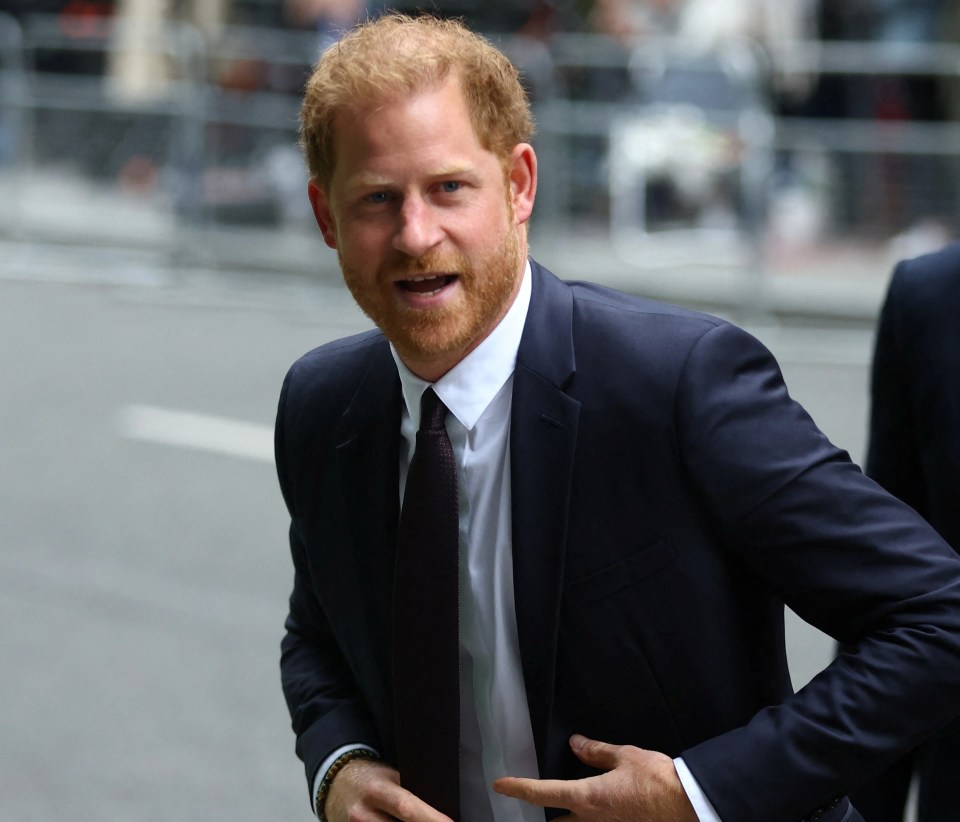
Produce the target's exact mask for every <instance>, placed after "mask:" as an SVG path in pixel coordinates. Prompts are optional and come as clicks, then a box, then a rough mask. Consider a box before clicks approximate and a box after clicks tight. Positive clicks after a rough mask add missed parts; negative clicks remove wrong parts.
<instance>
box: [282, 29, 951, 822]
mask: <svg viewBox="0 0 960 822" xmlns="http://www.w3.org/2000/svg"><path fill="white" fill-rule="evenodd" d="M531 133H532V121H531V117H530V112H529V108H528V105H527V102H526V98H525V96H524V93H523V90H522V88H521V86H520V84H519V82H518V78H517V74H516V71H515V70H514V68H513V67H512V66H511V65H510V64H509V62H508V61H507V60H506V59H505V58H504V57H503V56H502V55H501V54H500V53H499V52H498V51H496V50H495V49H493V48H492V47H490V46H489V45H488V44H487V43H486V42H485V41H483V40H482V39H480V38H478V37H476V36H474V35H473V34H471V33H470V32H468V31H466V30H465V29H464V28H463V27H461V26H459V25H458V24H456V23H453V22H441V21H436V20H432V19H430V18H416V19H410V18H405V17H401V16H387V17H384V18H381V19H379V20H378V21H376V22H372V23H368V24H365V25H363V26H361V27H359V28H358V29H355V30H354V31H352V32H351V33H349V34H348V35H347V36H346V37H345V38H344V39H343V40H341V41H340V43H339V45H337V46H336V47H334V48H332V49H331V50H329V51H327V52H326V53H325V54H324V56H323V57H322V59H321V60H320V62H319V64H318V66H317V68H316V70H315V72H314V74H313V76H312V77H311V79H310V81H309V83H308V88H307V91H306V97H305V100H304V105H303V111H302V138H303V143H304V146H305V149H306V154H307V158H308V162H309V166H310V175H311V177H310V182H309V186H308V192H309V197H310V201H311V203H312V205H313V209H314V213H315V216H316V219H317V222H318V225H319V227H320V230H321V233H322V235H323V237H324V240H325V241H326V243H327V244H328V245H329V246H331V247H332V248H335V249H336V250H337V254H338V256H339V260H340V264H341V268H342V270H343V275H344V279H345V281H346V283H347V285H348V287H349V288H350V290H351V292H352V293H353V296H354V297H355V299H356V300H357V302H358V303H359V305H360V306H361V308H363V310H364V311H365V312H366V313H367V314H368V315H369V316H370V317H371V318H372V319H373V320H374V322H375V323H376V325H377V326H378V329H377V330H376V331H372V332H368V333H366V334H361V335H358V336H355V337H351V338H348V339H345V340H341V341H339V342H335V343H332V344H330V345H327V346H324V347H321V348H319V349H317V350H315V351H313V352H311V353H309V354H307V355H306V356H305V357H303V358H302V359H301V360H300V361H298V362H297V363H296V364H295V365H294V366H293V368H292V369H291V371H290V372H289V374H288V375H287V379H286V381H285V383H284V387H283V391H282V394H281V399H280V406H279V410H278V418H277V435H276V448H277V466H278V473H279V477H280V484H281V488H282V490H283V494H284V498H285V501H286V504H287V506H288V508H289V511H290V514H291V527H290V544H291V550H292V555H293V561H294V567H295V572H296V574H295V580H294V588H293V593H292V595H291V599H290V612H289V615H288V618H287V622H286V629H287V634H286V636H285V638H284V641H283V654H282V659H281V670H282V678H283V685H284V692H285V695H286V698H287V702H288V705H289V708H290V711H291V716H292V717H293V726H294V730H295V732H296V735H297V751H298V754H299V755H300V757H301V758H302V759H303V760H304V764H305V767H306V771H307V778H308V781H309V784H310V789H311V800H312V803H313V805H314V808H315V810H316V811H317V812H318V814H319V815H320V817H321V818H322V819H323V818H325V819H329V820H344V819H347V818H350V819H371V820H386V819H391V818H393V819H402V820H423V821H424V822H436V820H446V819H450V818H458V819H460V820H463V822H474V820H497V822H505V821H506V820H517V821H518V822H519V821H520V820H522V822H532V820H537V819H539V820H543V819H544V818H545V816H546V818H554V817H556V816H560V815H563V814H568V815H569V816H568V817H567V818H572V819H580V820H614V819H621V820H660V821H661V822H662V821H663V820H666V821H667V822H671V821H672V820H678V821H684V822H685V821H686V820H697V819H700V820H716V819H720V820H723V822H754V821H756V822H761V821H762V822H771V820H799V819H801V818H810V819H822V820H847V821H848V822H849V820H856V819H860V818H861V817H860V816H859V815H858V814H857V813H856V811H854V810H853V809H852V807H851V805H850V803H849V802H848V801H847V800H846V799H845V798H843V795H844V794H845V793H846V792H847V791H848V790H850V789H851V788H853V787H854V786H856V785H857V784H859V783H861V782H863V781H865V780H866V779H867V778H869V777H870V776H871V775H872V774H875V773H877V772H879V771H880V770H881V769H882V768H884V767H885V766H887V765H888V764H889V763H891V762H893V761H894V760H895V759H896V758H897V756H898V755H900V754H901V753H902V752H903V751H905V750H907V749H908V748H910V747H912V746H913V745H914V744H916V742H917V741H919V740H920V739H921V738H923V737H924V736H926V735H927V734H929V733H931V732H932V731H934V730H935V729H936V728H937V727H938V726H940V725H941V724H943V723H944V722H946V721H947V720H948V719H950V718H951V717H952V716H954V715H955V714H957V713H958V711H960V705H958V693H960V687H958V686H960V559H958V557H957V556H956V554H954V553H953V552H952V551H951V550H950V549H949V548H948V547H947V546H946V545H945V544H944V543H943V542H942V540H940V539H939V538H938V537H937V536H936V534H935V533H934V532H933V531H932V530H931V529H930V528H929V527H928V526H927V525H926V524H925V523H924V522H923V521H922V520H921V519H920V518H919V517H917V516H916V515H915V514H914V513H913V512H912V511H910V510H909V509H908V508H907V507H906V506H904V505H903V504H902V503H900V502H898V501H896V500H895V499H893V498H892V497H891V496H889V495H887V494H886V493H883V492H882V491H880V490H879V489H878V488H877V486H876V485H874V484H873V483H872V482H870V481H869V480H867V479H865V478H864V477H863V475H862V474H861V473H860V471H859V470H858V469H857V468H856V466H854V465H853V464H852V463H850V461H849V459H848V458H847V456H846V455H845V454H844V453H843V452H841V451H839V450H837V449H836V448H834V447H833V446H832V445H831V444H830V443H829V442H828V441H827V440H826V438H825V437H824V436H823V435H822V434H821V433H820V432H819V431H818V430H817V429H816V427H815V426H814V425H813V423H812V421H811V420H810V419H809V417H808V416H807V415H806V414H805V413H804V411H803V410H802V409H801V408H799V407H798V406H797V405H796V404H795V403H793V402H792V400H790V398H789V397H788V395H787V392H786V389H785V387H784V385H783V383H782V380H781V377H780V374H779V370H778V368H777V366H776V363H775V362H774V361H773V360H772V358H771V356H770V354H769V352H767V351H766V349H764V348H763V347H762V346H761V345H760V344H759V343H758V342H756V341H755V340H754V339H752V338H751V337H749V336H748V335H747V334H745V333H744V332H742V331H740V330H738V329H736V328H735V327H733V326H731V325H729V324H727V323H725V322H723V321H721V320H718V319H716V318H713V317H709V316H705V315H702V314H698V313H695V312H692V311H687V310H683V309H680V308H675V307H671V306H666V305H662V304H659V303H654V302H651V301H648V300H643V299H639V298H634V297H629V296H627V295H624V294H618V293H615V292H612V291H610V290H607V289H603V288H600V287H597V286H593V285H588V284H583V283H580V284H567V283H563V282H561V281H560V280H558V279H556V278H555V277H554V276H553V275H552V274H550V273H549V272H547V271H546V270H545V269H543V268H542V267H541V266H539V265H538V264H537V263H535V262H533V261H532V260H528V258H527V231H526V228H527V222H528V220H529V218H530V216H531V213H532V210H533V203H534V198H535V193H536V179H537V163H536V155H535V153H534V151H533V149H532V147H531V146H530V144H529V139H530V136H531ZM437 397H439V400H440V401H442V405H443V406H445V407H446V408H447V409H449V413H448V414H447V416H446V420H445V423H440V424H439V425H438V424H437V419H440V420H442V419H443V415H442V409H441V413H440V416H439V418H437V417H435V412H436V410H437V408H438V405H437V402H436V398H437ZM421 407H422V408H423V410H424V413H423V415H422V416H424V417H425V418H428V421H427V422H425V423H424V426H423V427H421V419H420V417H421ZM418 428H419V429H420V430H419V431H418V430H417V429H418ZM421 435H424V437H425V439H423V440H421ZM421 442H423V443H424V445H423V446H422V448H423V450H424V451H428V453H430V454H434V453H435V450H434V447H435V446H437V448H438V449H439V451H441V452H443V454H449V453H451V452H452V456H451V457H449V459H450V460H455V461H456V470H455V474H456V476H455V480H454V482H455V483H456V485H457V489H458V493H459V510H458V513H455V514H454V519H455V524H454V529H455V530H456V529H457V528H459V535H458V539H459V560H460V565H459V568H460V570H459V580H460V583H459V606H458V607H459V614H458V615H457V614H454V616H453V617H452V618H453V620H458V626H459V628H458V632H459V633H458V636H459V651H457V649H456V648H454V650H453V652H452V653H453V654H454V655H455V654H457V653H459V663H460V667H459V673H458V674H457V673H455V674H454V676H455V678H456V677H458V679H457V680H456V681H458V683H459V691H460V694H459V716H458V717H457V718H455V720H454V721H455V722H457V723H458V724H459V733H458V732H457V731H456V730H454V731H453V733H452V736H456V737H458V738H457V740H456V741H455V745H454V748H453V749H454V751H455V753H454V754H453V756H452V759H454V760H458V761H456V762H453V763H451V762H450V759H451V756H450V755H449V754H437V755H436V757H435V758H433V759H431V758H430V757H429V756H425V757H423V758H418V757H411V756H409V754H408V752H409V751H410V750H411V745H413V746H415V745H416V744H417V743H418V742H419V741H420V740H417V739H411V733H410V730H411V728H412V729H413V734H412V735H413V736H417V733H416V732H417V729H418V728H419V729H422V732H423V736H424V737H430V738H431V739H434V738H435V737H437V736H438V735H437V734H436V733H435V730H436V728H437V727H438V726H439V725H441V724H443V723H450V721H451V719H450V711H449V710H448V709H447V708H446V707H445V708H443V709H442V710H441V709H439V708H438V709H437V711H436V712H435V714H434V713H432V712H431V711H430V709H429V706H428V707H427V709H425V710H422V711H421V710H416V711H415V710H414V709H413V703H414V702H419V701H422V700H418V699H417V698H416V697H417V696H418V695H417V694H416V693H413V694H412V695H411V691H410V686H409V683H410V679H411V677H413V678H415V677H416V674H417V670H416V668H417V665H419V664H421V662H426V663H429V664H431V665H432V664H433V663H434V662H435V661H438V660H434V659H430V658H429V653H428V654H427V655H421V656H418V657H416V658H417V659H418V660H420V661H421V662H418V663H416V664H412V663H410V661H409V660H407V659H406V658H405V656H404V654H395V653H394V652H395V651H396V650H397V648H401V649H405V648H407V647H409V646H408V644H407V643H408V642H409V640H410V634H411V629H410V628H409V625H408V624H407V622H406V620H407V619H408V612H407V610H405V609H403V608H398V607H397V602H401V603H409V602H410V599H408V598H406V597H407V595H408V590H407V588H406V582H407V580H408V578H409V576H410V572H409V569H408V567H407V565H406V562H407V552H408V548H409V538H408V536H407V534H408V533H409V531H408V527H409V520H408V518H407V514H408V501H409V499H408V498H413V499H414V502H412V503H411V507H413V508H417V506H418V505H421V504H422V499H423V485H424V484H423V483H422V482H421V481H420V479H419V478H420V477H421V476H422V470H421V466H422V465H423V461H422V460H421V459H420V457H421V456H422V454H421ZM428 443H429V449H428V445H427V444H428ZM444 449H446V450H444ZM444 459H446V457H442V458H440V459H439V460H438V461H439V462H443V460H444ZM408 472H409V473H410V475H411V485H412V486H413V488H411V487H409V486H407V487H405V481H406V478H407V474H408ZM414 476H416V477H417V478H418V479H417V481H416V482H414ZM448 485H449V483H448V482H447V480H446V479H444V480H443V482H441V483H437V488H436V490H437V494H438V495H440V494H441V491H442V493H443V494H448V493H449V492H448ZM401 496H403V497H404V500H403V504H402V509H401V503H400V498H401ZM454 505H455V507H456V502H455V503H454ZM401 510H402V513H403V516H402V517H401ZM418 510H419V509H418ZM398 519H399V520H400V522H399V524H398ZM444 522H446V520H444ZM438 530H439V526H438ZM456 541H457V536H456V535H455V542H456ZM422 542H423V546H424V549H425V550H426V549H427V547H429V549H430V550H431V551H432V550H433V543H434V540H433V538H432V535H431V534H429V533H427V534H425V535H423V536H422ZM414 544H415V546H416V541H414ZM453 551H454V552H456V551H457V547H456V545H455V546H454V548H453ZM433 556H442V557H443V559H444V570H443V574H447V573H448V569H447V567H446V559H448V556H447V555H443V554H433ZM454 573H456V571H455V572H454ZM439 575H440V573H439V571H438V573H437V574H436V575H435V574H433V573H431V571H430V570H429V569H428V570H426V571H423V570H421V571H420V572H419V576H420V578H421V581H422V583H423V585H424V591H425V593H424V594H423V597H422V602H415V603H414V604H415V605H417V606H422V607H423V608H427V609H429V608H431V607H432V606H433V605H434V604H435V602H436V601H439V600H440V599H442V598H444V597H445V596H447V595H448V594H449V592H448V591H447V590H446V589H444V588H443V586H441V585H439V584H436V582H437V581H436V579H434V577H435V576H439ZM414 576H416V573H414ZM401 580H402V581H403V582H402V584H401ZM784 602H786V603H787V604H789V605H790V606H791V607H792V608H793V609H794V610H795V611H796V612H797V613H799V614H800V615H801V616H802V617H803V618H805V619H806V620H808V621H809V622H811V623H812V624H814V625H816V626H818V627H819V628H821V629H823V630H825V631H827V632H829V633H830V634H831V635H833V636H835V637H837V638H839V639H841V640H843V641H844V642H847V643H849V644H850V645H851V647H852V650H851V651H850V652H848V653H845V654H842V655H841V656H840V657H839V658H838V659H837V660H836V661H835V662H834V663H833V664H832V665H831V666H830V667H829V668H828V669H826V670H825V671H824V672H823V673H821V674H820V675H819V676H818V677H816V678H815V679H814V681H813V682H811V683H810V684H809V685H808V686H807V687H806V688H804V689H803V690H802V691H801V692H799V693H797V694H795V695H794V694H792V693H791V687H790V682H789V675H788V672H787V664H786V654H785V648H784V637H783V603H784ZM454 607H455V608H456V607H457V606H454ZM436 625H437V629H438V636H440V635H441V634H443V635H444V636H446V630H445V629H447V628H449V625H448V621H447V620H437V621H436ZM441 629H443V630H441ZM413 633H416V632H413ZM422 633H431V632H429V631H427V632H422ZM414 639H416V637H414ZM429 639H430V637H427V640H429ZM455 642H456V640H455ZM436 656H437V657H443V658H444V660H446V662H445V664H446V663H449V662H451V660H449V659H447V657H448V655H446V654H441V653H439V652H438V653H437V654H436ZM398 657H399V658H398ZM456 662H457V660H452V663H453V665H454V666H455V665H456ZM445 670H448V668H445ZM422 685H423V689H424V690H425V691H427V690H429V689H433V690H432V692H433V693H439V694H440V696H448V695H449V694H447V693H446V691H445V690H444V689H437V688H436V682H435V680H434V678H433V676H432V675H431V676H424V677H423V678H422ZM456 687H457V686H456V683H455V684H454V686H453V688H454V689H456ZM398 694H407V695H408V696H407V697H405V698H402V699H401V698H399V697H397V695H398ZM395 697H396V699H395ZM454 712H456V711H454ZM439 736H440V737H441V739H440V742H441V743H442V742H444V741H445V739H444V735H443V734H440V735H439ZM457 750H458V751H459V754H457V753H456V751H457ZM448 751H449V748H448ZM401 760H402V761H401ZM398 762H399V769H398V767H397V765H398ZM451 764H452V766H453V767H454V768H455V769H456V771H455V772H456V773H457V776H456V781H457V785H456V786H454V792H455V793H457V796H455V797H454V798H453V800H451V799H450V784H449V779H448V778H447V777H443V778H440V777H437V779H436V780H434V782H435V783H436V784H431V782H430V779H429V775H430V773H431V772H435V773H437V774H440V773H447V772H448V769H449V768H450V766H451ZM424 771H426V773H427V775H428V779H427V781H426V782H424V781H423V780H422V778H421V775H422V773H423V772H424ZM412 786H416V790H410V789H408V788H409V787H412ZM437 797H439V799H438V798H437ZM441 803H443V804H441ZM438 807H443V808H450V807H453V808H454V809H453V810H451V811H450V812H449V813H440V812H439V811H438V810H437V808H438ZM543 808H546V811H544V810H542V809H543Z"/></svg>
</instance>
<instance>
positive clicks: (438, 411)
mask: <svg viewBox="0 0 960 822" xmlns="http://www.w3.org/2000/svg"><path fill="white" fill-rule="evenodd" d="M446 417H447V406H445V405H444V404H443V403H442V402H440V398H439V397H438V396H437V394H436V392H435V391H434V390H433V389H432V388H428V389H427V390H426V391H424V392H423V395H422V396H421V397H420V430H421V431H439V430H440V429H441V428H443V421H444V420H445V419H446Z"/></svg>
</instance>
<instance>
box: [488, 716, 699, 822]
mask: <svg viewBox="0 0 960 822" xmlns="http://www.w3.org/2000/svg"><path fill="white" fill-rule="evenodd" d="M570 747H571V748H573V752H574V753H575V754H576V755H577V757H578V758H579V759H580V760H581V761H582V762H585V763H586V764H587V765H590V766H592V767H594V768H599V769H601V770H605V771H607V773H604V774H600V775H599V776H591V777H588V778H587V779H572V780H561V779H518V778H516V777H512V776H507V777H504V778H503V779H498V780H497V781H496V782H494V783H493V789H494V790H495V791H497V793H502V794H504V795H505V796H512V797H513V798H514V799H522V800H523V801H524V802H529V803H530V804H532V805H539V806H540V807H543V808H566V809H567V810H569V811H570V815H569V816H565V817H562V818H563V819H570V820H574V819H575V820H582V822H697V814H696V812H695V811H694V810H693V806H692V805H691V804H690V800H689V799H687V794H686V792H685V791H684V790H683V785H681V784H680V777H678V776H677V771H676V768H674V766H673V760H672V759H670V757H668V756H666V755H665V754H662V753H657V752H656V751H645V750H643V749H642V748H635V747H633V746H632V745H608V744H607V743H606V742H597V741H595V740H592V739H587V738H586V737H583V736H580V735H579V734H575V735H574V736H572V737H570Z"/></svg>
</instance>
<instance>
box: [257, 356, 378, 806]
mask: <svg viewBox="0 0 960 822" xmlns="http://www.w3.org/2000/svg"><path fill="white" fill-rule="evenodd" d="M290 381H291V377H290V375H288V376H287V379H286V381H285V382H284V386H283V391H282V392H281V396H280V406H279V411H278V414H277V425H276V439H275V447H276V462H277V472H278V476H279V479H280V487H281V490H282V492H283V496H284V500H285V501H286V504H287V507H288V509H289V511H290V515H291V524H290V551H291V555H292V558H293V567H294V584H293V592H292V593H291V595H290V606H289V613H288V616H287V619H286V623H285V629H286V633H285V636H284V638H283V640H282V642H281V656H280V674H281V682H282V685H283V693H284V697H285V698H286V702H287V707H288V709H289V711H290V717H291V720H292V726H293V730H294V733H295V734H296V737H297V743H296V749H297V755H298V756H299V757H300V759H301V760H303V763H304V767H305V769H306V775H307V783H308V787H309V786H311V785H312V784H313V782H314V778H315V776H316V773H317V770H318V769H319V767H320V765H321V763H322V762H323V761H324V759H325V758H326V757H327V756H328V755H329V754H330V753H331V752H332V751H334V750H336V749H337V748H339V747H341V746H343V745H347V744H361V745H367V746H369V747H372V748H375V749H376V748H378V746H379V738H378V734H377V732H376V729H375V727H374V724H373V722H372V721H371V719H370V716H369V713H368V711H367V709H366V706H365V703H364V701H363V698H362V695H361V694H360V691H359V689H358V687H357V685H356V683H355V680H354V677H353V674H352V672H351V670H350V667H349V665H348V664H347V661H346V659H345V658H344V656H343V654H342V652H341V650H340V646H339V645H338V643H337V640H336V637H335V636H334V633H333V631H332V630H331V628H330V625H329V622H328V620H327V617H326V614H325V612H324V608H323V603H322V602H321V601H320V599H319V598H318V596H317V594H316V590H317V586H315V585H314V584H313V579H312V570H311V567H310V564H309V562H308V561H307V555H306V550H305V545H304V541H303V539H302V536H301V533H300V528H299V525H298V519H299V517H298V511H297V510H296V503H295V498H296V494H295V493H294V488H293V485H294V477H295V475H296V470H295V469H294V468H293V466H292V465H291V463H292V462H293V461H294V460H293V458H292V453H291V444H290V443H288V442H287V420H288V414H289V413H290V411H291V409H290V408H289V407H288V402H289V386H290ZM310 803H311V808H312V807H313V797H312V795H311V797H310Z"/></svg>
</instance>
